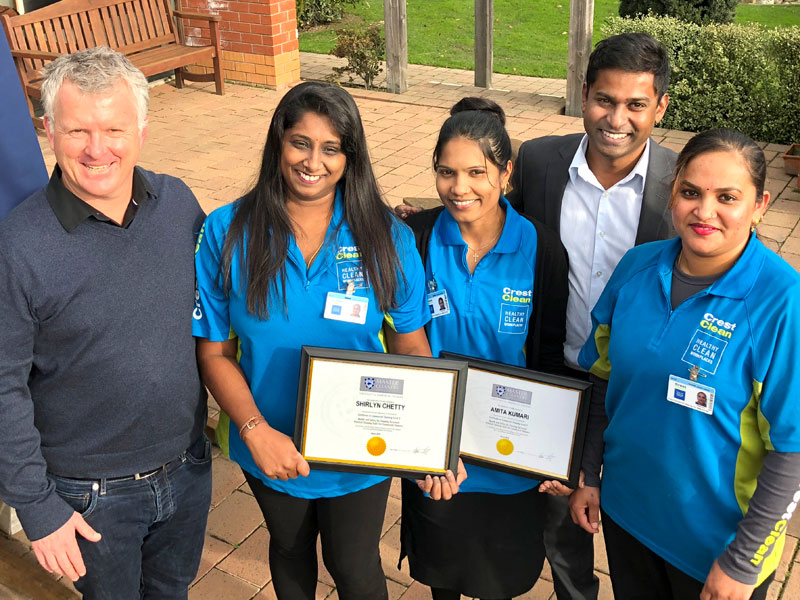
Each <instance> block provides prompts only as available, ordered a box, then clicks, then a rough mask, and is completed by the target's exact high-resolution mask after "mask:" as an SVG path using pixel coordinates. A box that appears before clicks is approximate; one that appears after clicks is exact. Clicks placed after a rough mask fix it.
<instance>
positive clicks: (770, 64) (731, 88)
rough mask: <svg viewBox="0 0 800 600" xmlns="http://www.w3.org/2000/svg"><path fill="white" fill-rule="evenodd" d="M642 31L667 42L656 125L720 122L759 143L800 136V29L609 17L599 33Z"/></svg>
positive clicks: (695, 126)
mask: <svg viewBox="0 0 800 600" xmlns="http://www.w3.org/2000/svg"><path fill="white" fill-rule="evenodd" d="M637 31H641V32H644V33H648V34H650V35H652V36H653V37H654V38H656V39H657V40H659V41H660V42H661V43H662V44H664V46H665V47H666V48H667V50H668V52H669V56H670V61H671V63H672V78H671V81H670V87H669V96H670V103H669V108H668V109H667V114H666V116H665V117H664V120H663V121H662V122H661V126H662V127H666V128H669V129H682V130H686V131H703V130H705V129H710V128H716V127H726V128H730V129H736V130H738V131H741V132H742V133H744V134H746V135H749V136H750V137H752V138H753V139H755V140H758V141H762V142H774V143H780V144H787V143H790V142H796V141H797V140H800V61H798V60H797V56H798V54H797V49H798V48H800V27H784V28H777V29H765V28H762V27H760V26H758V25H706V26H699V25H696V24H693V23H685V22H682V21H679V20H677V19H674V18H671V17H655V16H647V17H640V18H636V19H623V18H619V17H612V18H611V19H609V20H608V22H607V23H606V24H605V25H604V26H603V27H602V32H603V36H604V37H609V36H611V35H616V34H618V33H626V32H637Z"/></svg>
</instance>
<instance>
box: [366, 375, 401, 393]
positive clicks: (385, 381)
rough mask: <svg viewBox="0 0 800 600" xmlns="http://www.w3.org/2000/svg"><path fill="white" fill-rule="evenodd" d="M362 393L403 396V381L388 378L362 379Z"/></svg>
mask: <svg viewBox="0 0 800 600" xmlns="http://www.w3.org/2000/svg"><path fill="white" fill-rule="evenodd" d="M359 389H360V390H361V391H362V392H378V393H381V394H398V395H402V394H403V380H402V379H390V378H388V377H362V378H361V387H360V388H359Z"/></svg>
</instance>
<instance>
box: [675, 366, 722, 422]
mask: <svg viewBox="0 0 800 600" xmlns="http://www.w3.org/2000/svg"><path fill="white" fill-rule="evenodd" d="M715 396H716V391H715V390H714V388H712V387H709V386H707V385H702V384H700V383H697V382H696V381H691V380H689V379H684V378H683V377H678V376H677V375H670V376H669V388H668V390H667V400H669V401H670V402H673V403H675V404H680V405H681V406H685V407H686V408H691V409H692V410H697V411H700V412H701V413H705V414H707V415H711V414H714V397H715Z"/></svg>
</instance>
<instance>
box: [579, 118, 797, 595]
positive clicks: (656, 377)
mask: <svg viewBox="0 0 800 600" xmlns="http://www.w3.org/2000/svg"><path fill="white" fill-rule="evenodd" d="M675 173H676V175H675V180H674V182H673V186H672V199H671V203H670V208H671V211H672V220H673V223H674V225H675V229H676V231H677V233H678V237H677V238H675V239H672V240H667V241H663V242H654V243H652V244H645V245H643V246H639V247H637V248H634V249H633V250H630V251H629V252H628V253H627V254H626V255H625V256H624V257H623V259H622V261H621V262H620V263H619V265H618V266H617V268H616V270H615V271H614V274H613V276H612V277H611V280H610V281H609V282H608V285H607V286H606V288H605V290H604V291H603V294H602V295H601V297H600V299H599V300H598V302H597V304H596V305H595V307H594V310H593V311H592V325H593V328H592V335H591V337H590V338H589V340H588V341H587V343H586V345H585V346H584V347H583V350H582V351H581V354H580V362H581V365H582V366H584V367H585V368H587V369H590V370H591V373H592V375H593V377H594V378H595V379H596V381H598V382H601V381H604V380H605V381H607V389H606V388H605V385H602V384H601V385H595V390H596V392H597V391H605V393H595V394H594V395H593V397H592V410H591V411H590V421H589V429H588V433H587V441H586V445H585V449H584V458H583V469H584V473H585V487H583V488H580V489H578V490H576V491H575V492H574V493H573V494H572V496H571V498H570V508H571V511H572V516H573V520H575V522H576V523H578V524H579V525H581V526H582V527H583V528H584V529H586V530H587V531H590V532H593V533H594V532H596V531H597V527H598V521H599V509H600V508H602V511H603V533H604V537H605V543H606V549H607V552H608V561H609V567H610V571H611V581H612V585H613V588H614V595H615V597H616V598H653V599H655V600H660V599H669V600H672V599H683V598H686V599H689V598H691V599H693V600H694V599H696V598H698V597H699V598H700V599H701V600H716V599H723V598H725V599H728V598H730V599H742V600H743V599H747V598H751V597H752V598H758V599H763V598H766V595H767V590H768V587H769V584H770V582H771V581H772V579H773V577H774V572H775V568H776V567H777V565H778V562H779V560H780V558H781V553H782V550H783V546H784V540H785V534H786V528H787V523H788V521H789V519H790V518H791V517H792V513H793V512H794V510H795V507H796V506H797V502H798V500H800V492H798V485H800V402H798V401H797V398H798V389H800V368H798V365H800V275H798V273H797V272H796V271H795V270H794V269H793V268H792V267H791V266H790V265H788V264H787V263H786V262H785V261H784V260H783V259H781V258H780V257H779V256H778V255H777V254H775V253H774V252H772V251H771V250H769V249H767V248H765V247H764V245H763V244H762V243H761V242H760V241H759V239H758V238H757V236H756V234H755V231H754V230H755V226H756V224H757V223H758V222H759V221H760V220H761V217H762V215H763V214H764V212H765V211H766V208H767V204H768V202H769V192H768V191H766V190H765V189H764V182H765V178H766V161H765V157H764V153H763V151H762V150H761V148H760V147H759V146H758V145H757V144H755V143H754V142H753V141H752V140H750V139H749V138H747V137H746V136H744V135H742V134H740V133H736V132H733V131H728V130H712V131H707V132H705V133H701V134H699V135H697V136H695V137H694V138H692V139H691V140H690V141H689V142H688V143H687V144H686V147H685V148H684V149H683V151H682V152H681V153H680V155H679V157H678V161H677V163H676V165H675ZM601 466H602V480H601V478H600V469H601ZM601 492H602V493H601Z"/></svg>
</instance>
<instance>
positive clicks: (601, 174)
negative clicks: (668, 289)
mask: <svg viewBox="0 0 800 600" xmlns="http://www.w3.org/2000/svg"><path fill="white" fill-rule="evenodd" d="M668 84H669V59H668V57H667V53H666V51H665V49H664V48H663V46H661V45H660V44H659V43H658V42H657V41H655V40H654V39H653V38H651V37H650V36H648V35H646V34H623V35H618V36H614V37H611V38H608V39H607V40H604V41H602V42H600V43H599V44H598V45H597V47H596V48H595V50H594V52H592V55H591V56H590V58H589V67H588V70H587V74H586V83H585V84H584V88H583V105H582V110H583V119H584V128H585V129H586V133H585V134H574V135H566V136H548V137H544V138H540V139H535V140H530V141H528V142H525V143H524V144H522V146H521V147H520V149H519V154H518V156H517V160H516V162H515V166H514V172H513V175H512V185H513V190H512V192H511V193H510V194H509V195H508V198H509V200H510V201H511V204H512V205H513V206H514V207H515V208H517V209H519V210H521V211H522V212H524V213H525V214H527V215H530V216H531V217H534V218H536V219H539V220H540V221H543V222H544V223H546V224H547V225H549V226H551V227H552V228H553V229H554V230H555V231H557V232H559V234H560V236H561V241H562V242H563V243H564V246H565V247H566V248H567V252H568V253H569V262H570V266H569V268H570V274H569V284H570V289H569V301H568V306H567V342H566V343H565V345H564V356H565V360H566V363H567V367H568V369H569V371H570V374H571V375H574V376H576V377H580V378H583V379H586V378H587V377H588V374H587V373H586V372H585V371H581V370H579V367H578V365H577V353H578V351H579V350H580V347H581V346H582V345H583V343H584V342H585V340H586V337H587V336H588V334H589V332H590V330H591V329H590V327H591V316H590V313H591V309H592V307H593V306H594V303H595V302H596V301H597V298H598V297H599V295H600V293H601V292H602V289H603V287H605V284H606V283H607V282H608V278H609V277H610V276H611V273H612V272H613V270H614V267H615V266H616V264H617V262H619V260H620V258H622V255H623V254H624V253H625V252H626V251H627V250H628V249H630V248H631V247H632V246H633V245H635V244H641V243H644V242H650V241H654V240H659V239H664V238H667V237H671V235H672V222H671V217H670V213H669V210H668V208H667V204H668V201H669V197H670V187H669V186H670V179H671V173H672V168H673V166H674V165H675V159H676V154H675V153H674V152H673V151H672V150H668V149H666V148H663V147H661V146H659V145H658V144H657V143H655V142H654V141H652V140H650V134H651V132H652V130H653V127H654V126H655V125H656V124H657V123H658V122H659V121H660V120H661V119H662V118H663V116H664V113H665V111H666V109H667V104H668V103H669V97H668V96H667V94H666V90H667V86H668ZM597 485H599V482H598V483H597ZM561 491H562V492H566V491H567V489H566V488H562V490H561ZM545 548H546V551H547V558H548V561H549V562H550V565H551V568H552V572H553V582H554V586H555V591H556V595H557V597H558V599H559V600H566V599H575V600H577V599H586V598H589V599H592V598H596V597H597V592H598V587H599V582H598V580H597V577H595V575H594V573H593V566H594V551H593V543H592V536H591V534H588V533H587V532H585V531H583V530H582V529H581V528H580V527H578V526H577V525H575V524H574V523H573V522H572V519H571V517H570V515H569V509H568V506H567V503H566V497H564V496H550V497H548V514H547V519H546V522H545Z"/></svg>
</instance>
